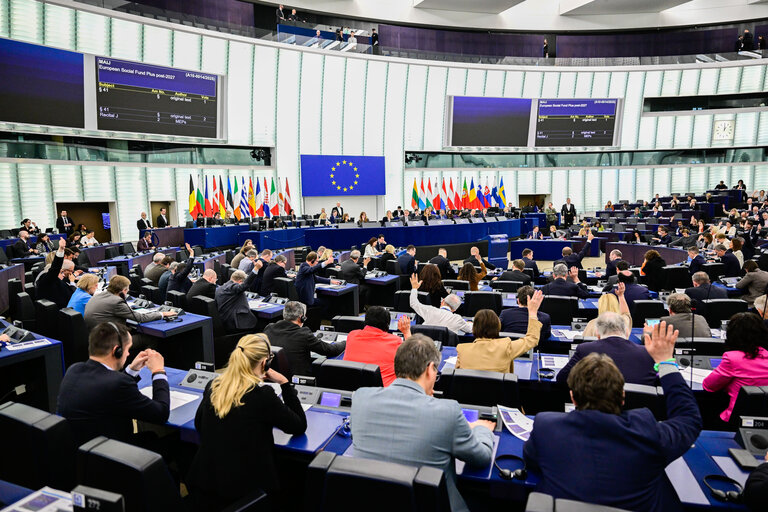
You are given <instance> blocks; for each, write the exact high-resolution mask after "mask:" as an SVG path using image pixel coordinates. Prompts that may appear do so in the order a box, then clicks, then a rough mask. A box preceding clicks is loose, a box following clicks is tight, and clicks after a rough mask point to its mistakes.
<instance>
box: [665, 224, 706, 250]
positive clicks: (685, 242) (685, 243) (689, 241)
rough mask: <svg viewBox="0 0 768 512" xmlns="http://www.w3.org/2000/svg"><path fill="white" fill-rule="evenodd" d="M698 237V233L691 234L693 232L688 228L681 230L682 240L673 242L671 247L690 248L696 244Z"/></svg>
mask: <svg viewBox="0 0 768 512" xmlns="http://www.w3.org/2000/svg"><path fill="white" fill-rule="evenodd" d="M698 237H699V235H698V234H696V233H693V234H691V231H690V230H689V229H688V228H682V229H681V230H680V238H678V239H677V240H674V241H673V242H671V243H670V244H669V246H670V247H690V246H691V245H693V244H695V243H696V239H697V238H698Z"/></svg>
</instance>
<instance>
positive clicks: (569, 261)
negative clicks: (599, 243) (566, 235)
mask: <svg viewBox="0 0 768 512" xmlns="http://www.w3.org/2000/svg"><path fill="white" fill-rule="evenodd" d="M594 239H595V235H594V234H592V231H590V232H589V233H588V234H587V241H586V242H584V247H582V248H581V251H579V253H578V254H574V253H573V249H571V248H570V247H563V250H562V251H561V254H562V255H563V257H562V258H560V259H559V260H557V261H555V263H554V264H555V265H557V264H558V263H563V264H564V265H565V266H566V267H567V268H571V267H576V268H578V269H582V268H584V267H582V266H581V260H583V259H584V258H585V257H586V256H588V255H589V250H590V248H591V247H592V240H594Z"/></svg>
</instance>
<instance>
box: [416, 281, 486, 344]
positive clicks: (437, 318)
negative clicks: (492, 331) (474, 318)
mask: <svg viewBox="0 0 768 512" xmlns="http://www.w3.org/2000/svg"><path fill="white" fill-rule="evenodd" d="M418 293H419V291H418V290H417V289H415V288H413V289H411V296H410V301H409V302H410V304H411V308H412V309H413V310H414V311H415V312H416V314H417V315H419V316H420V317H421V318H423V319H424V325H436V326H438V327H447V328H448V330H449V331H453V332H455V333H456V334H461V333H462V332H465V333H468V334H469V333H471V332H472V322H467V321H466V320H464V319H463V318H461V315H457V314H456V313H453V312H451V310H450V309H448V308H436V307H434V306H427V305H426V304H422V303H421V302H419V295H418Z"/></svg>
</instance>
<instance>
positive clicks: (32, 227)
mask: <svg viewBox="0 0 768 512" xmlns="http://www.w3.org/2000/svg"><path fill="white" fill-rule="evenodd" d="M20 229H23V230H24V231H26V232H27V233H29V234H30V235H37V234H40V228H38V227H37V224H35V223H34V222H32V221H31V220H30V219H24V220H22V221H21V228H20Z"/></svg>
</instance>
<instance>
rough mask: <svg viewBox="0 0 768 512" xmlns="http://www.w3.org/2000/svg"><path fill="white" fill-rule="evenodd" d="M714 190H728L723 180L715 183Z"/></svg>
mask: <svg viewBox="0 0 768 512" xmlns="http://www.w3.org/2000/svg"><path fill="white" fill-rule="evenodd" d="M715 190H728V185H726V184H725V182H724V181H723V180H720V183H718V184H717V185H715Z"/></svg>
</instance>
